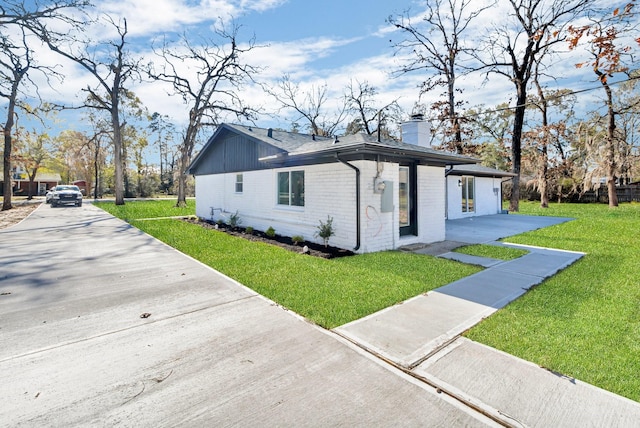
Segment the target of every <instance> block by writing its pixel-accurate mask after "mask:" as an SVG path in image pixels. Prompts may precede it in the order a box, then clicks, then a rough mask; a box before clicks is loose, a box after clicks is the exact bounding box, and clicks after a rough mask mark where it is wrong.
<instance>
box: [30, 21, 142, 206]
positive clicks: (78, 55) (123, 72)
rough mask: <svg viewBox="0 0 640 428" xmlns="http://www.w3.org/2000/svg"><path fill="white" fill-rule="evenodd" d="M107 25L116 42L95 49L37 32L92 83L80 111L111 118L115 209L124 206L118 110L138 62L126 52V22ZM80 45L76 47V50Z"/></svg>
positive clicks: (78, 41)
mask: <svg viewBox="0 0 640 428" xmlns="http://www.w3.org/2000/svg"><path fill="white" fill-rule="evenodd" d="M105 19H106V21H107V23H108V24H109V25H111V26H113V27H114V28H115V29H116V31H117V34H118V37H117V38H116V40H113V41H109V42H106V43H104V44H103V45H102V46H100V47H106V48H107V49H106V51H108V52H107V53H105V50H104V49H98V48H96V47H95V46H93V44H92V42H90V41H80V40H70V39H69V38H60V37H57V35H56V34H53V33H51V32H50V31H48V29H47V28H45V27H44V26H41V27H40V28H39V29H38V32H39V34H40V37H42V39H43V40H44V42H45V43H46V44H47V45H48V46H49V48H50V49H51V50H52V51H54V52H56V53H58V54H60V55H62V56H63V57H65V58H67V59H69V60H71V61H74V62H75V63H77V64H79V65H80V66H81V67H82V68H84V69H85V70H86V71H88V72H89V73H90V74H91V75H92V76H93V77H94V78H95V79H96V82H97V84H96V86H94V87H92V86H90V85H88V86H87V87H86V88H85V89H84V91H85V92H87V94H88V96H87V102H85V104H84V105H82V106H81V108H93V109H98V110H102V111H105V112H107V113H108V114H109V115H110V117H111V127H112V132H113V141H112V143H113V153H114V168H115V197H116V201H115V203H116V205H124V179H123V176H124V173H123V164H124V158H123V137H122V132H123V128H124V126H125V123H124V121H123V120H122V119H121V117H120V116H121V108H122V103H123V100H125V99H126V97H124V96H123V94H125V95H126V93H127V91H126V89H125V88H126V84H127V83H128V82H129V81H130V80H133V79H135V78H137V77H138V72H139V61H138V60H137V59H134V58H133V57H132V55H131V54H130V53H129V52H128V51H127V48H126V47H127V41H126V40H125V39H126V36H127V21H126V20H124V19H123V20H122V21H120V22H118V23H116V22H115V21H113V19H111V18H110V17H108V16H107V17H106V18H105ZM78 45H79V47H78Z"/></svg>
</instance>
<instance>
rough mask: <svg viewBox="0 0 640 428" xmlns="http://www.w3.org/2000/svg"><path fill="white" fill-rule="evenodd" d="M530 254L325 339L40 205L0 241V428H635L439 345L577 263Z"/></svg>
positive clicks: (151, 246)
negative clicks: (508, 300) (432, 302)
mask: <svg viewBox="0 0 640 428" xmlns="http://www.w3.org/2000/svg"><path fill="white" fill-rule="evenodd" d="M502 217H505V218H506V217H516V216H502ZM486 227H491V226H490V225H488V226H486ZM530 227H531V226H530ZM476 228H477V227H476ZM516 233H517V232H516ZM467 236H470V234H467ZM486 236H487V235H483V236H482V237H481V238H478V239H485V237H486ZM456 239H457V238H456ZM487 239H491V237H489V238H487ZM482 242H485V241H482ZM487 242H488V241H487ZM548 251H549V250H544V249H536V250H535V251H532V253H531V254H530V255H529V256H532V257H533V258H532V259H531V263H529V262H528V261H527V262H526V263H522V265H523V266H521V267H518V264H517V263H512V264H511V265H510V264H509V263H511V262H507V263H500V262H495V261H490V260H489V261H486V260H485V261H483V262H488V263H491V266H490V267H489V268H488V269H487V270H485V271H484V272H490V271H492V270H493V272H494V274H495V275H499V276H496V277H494V279H493V280H491V277H488V278H486V281H485V282H483V283H482V284H481V288H482V291H480V292H478V290H479V287H478V286H477V284H476V285H474V284H473V283H464V280H461V281H463V282H461V283H458V284H456V283H453V284H449V285H448V286H445V287H444V288H443V289H440V290H436V291H435V292H432V293H429V294H428V295H427V296H419V297H417V298H414V299H412V300H410V301H408V302H405V303H404V304H402V305H396V306H394V307H392V308H389V309H387V310H385V311H382V312H381V313H378V314H373V315H371V316H370V317H367V318H365V319H364V320H359V321H356V322H354V323H351V324H348V325H346V326H342V327H340V328H339V329H336V331H335V332H331V331H326V330H323V329H321V328H319V327H317V326H314V325H312V324H311V323H309V322H307V321H305V320H303V319H302V318H301V317H299V316H297V315H295V314H293V313H291V312H290V311H287V310H285V309H283V308H281V307H280V306H278V305H276V304H275V303H273V302H271V301H269V300H267V299H265V298H263V297H262V296H260V295H258V294H256V293H255V292H253V291H252V290H249V289H248V288H246V287H244V286H243V285H241V284H239V283H237V282H235V281H233V280H231V279H229V278H227V277H225V276H224V275H222V274H220V273H218V272H216V271H214V270H212V269H210V268H208V267H206V266H204V265H202V264H201V263H199V262H197V261H195V260H193V259H191V258H189V257H187V256H185V255H183V254H182V253H179V252H177V251H175V250H174V249H172V248H170V247H168V246H166V245H164V244H162V243H160V242H158V241H157V240H155V239H153V238H151V237H149V236H148V235H145V234H144V233H142V232H140V231H138V230H137V229H135V228H132V227H131V226H129V225H128V224H126V223H124V222H122V221H120V220H117V219H115V218H113V217H111V216H110V215H108V214H106V213H104V212H103V211H101V210H99V209H97V208H95V207H93V206H91V205H90V204H85V205H84V206H83V207H80V208H76V207H67V208H55V209H54V208H50V207H49V206H45V205H43V206H41V207H40V208H38V209H37V210H36V211H35V212H34V213H33V214H32V215H31V216H30V217H29V218H28V219H26V220H25V221H24V222H22V223H21V224H19V225H17V226H14V227H11V228H9V229H5V230H2V231H0V260H2V261H1V262H0V263H1V265H2V269H1V271H0V272H1V273H0V343H2V346H1V347H0V403H1V404H0V426H62V425H64V426H114V425H116V426H337V425H341V426H342V425H344V426H447V427H450V426H497V425H504V426H637V421H638V420H640V405H639V404H638V403H636V402H632V401H630V400H627V399H624V398H622V397H619V396H616V395H614V394H611V393H608V392H606V391H603V390H600V389H598V388H595V387H593V386H591V385H587V384H584V383H582V382H580V381H579V380H575V379H567V378H566V377H563V376H562V375H560V374H554V373H551V372H549V371H547V370H544V369H541V368H539V367H537V366H535V365H532V364H531V363H528V362H525V361H522V360H519V359H516V358H514V357H512V356H510V355H507V354H504V353H501V352H499V351H496V350H494V349H491V348H488V347H486V346H483V345H480V344H477V343H474V342H471V341H468V340H466V339H462V338H460V337H459V336H458V334H457V333H456V331H457V330H456V329H457V328H458V326H459V325H460V324H465V323H466V324H469V322H470V318H469V317H471V318H473V317H476V318H477V311H480V312H482V313H484V314H488V313H490V312H491V311H493V310H496V309H497V307H499V306H500V305H502V304H503V303H502V300H505V295H507V296H508V298H515V296H516V295H519V294H522V293H524V292H525V290H524V288H526V287H528V286H530V285H528V284H529V283H530V281H534V280H536V281H541V280H542V278H543V275H551V274H553V273H554V272H555V271H556V270H557V269H562V268H564V267H566V266H568V265H569V264H571V263H573V262H575V260H576V259H578V258H579V256H580V254H577V253H565V252H562V254H557V253H555V252H551V253H548ZM444 256H445V257H451V258H454V257H456V256H455V255H454V254H453V253H445V254H444ZM545 256H549V257H550V258H553V259H558V260H560V259H562V263H555V262H554V264H553V266H552V265H549V264H548V261H549V258H545ZM525 257H528V256H525ZM523 259H524V258H523ZM514 265H515V266H514ZM518 269H525V270H526V271H525V272H521V271H518ZM540 271H542V274H541V273H539V272H540ZM481 273H482V272H481ZM513 278H518V280H517V281H515V282H513V283H512V279H513ZM471 281H478V279H477V278H476V279H472V280H471ZM483 281H484V280H483ZM485 288H486V289H485ZM436 296H437V298H438V299H440V303H439V304H438V305H439V306H441V307H442V309H443V310H442V311H441V312H442V313H441V314H440V315H438V314H437V313H434V312H431V309H432V308H430V307H429V306H428V304H427V305H426V306H425V301H427V300H429V299H432V298H436ZM501 296H502V297H501ZM421 297H424V299H423V300H421ZM496 299H498V300H496ZM500 299H502V300H500ZM496 301H497V302H499V303H496ZM427 303H428V302H427ZM469 308H471V309H469ZM474 311H475V312H474ZM469 314H471V315H469ZM390 315H391V316H390ZM449 315H451V316H452V317H451V318H452V320H453V321H452V322H450V323H449V324H447V321H446V316H449ZM465 317H466V318H465ZM461 318H462V321H460V319H461ZM374 320H376V321H375V324H373V327H372V328H364V327H365V326H366V325H367V323H371V322H373V321H374ZM476 322H477V321H476ZM425 323H427V324H425ZM436 326H437V327H438V328H439V329H440V330H437V329H436ZM447 326H448V327H447ZM415 327H418V328H415ZM358 329H359V330H358ZM442 329H446V331H445V333H442V332H441V330H442ZM362 332H365V333H366V334H364V333H362ZM425 332H426V334H425ZM443 334H444V335H443ZM447 334H448V335H447ZM390 343H393V344H395V345H394V346H388V344H390Z"/></svg>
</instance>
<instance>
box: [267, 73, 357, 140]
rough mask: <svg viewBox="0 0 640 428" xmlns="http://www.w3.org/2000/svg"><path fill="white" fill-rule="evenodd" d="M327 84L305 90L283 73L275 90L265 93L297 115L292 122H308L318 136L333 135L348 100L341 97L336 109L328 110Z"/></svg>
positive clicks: (344, 115)
mask: <svg viewBox="0 0 640 428" xmlns="http://www.w3.org/2000/svg"><path fill="white" fill-rule="evenodd" d="M327 89H328V88H327V84H326V83H325V84H324V85H322V86H315V85H313V86H311V88H310V89H309V90H307V91H305V90H303V89H301V88H300V85H299V84H297V83H294V82H292V81H291V77H290V76H289V75H285V76H283V77H282V79H280V81H279V82H278V88H277V89H276V90H271V89H268V90H267V93H268V94H270V95H271V96H272V97H274V98H275V99H276V101H277V102H278V103H279V104H280V106H281V107H280V109H288V110H292V111H293V112H294V113H295V114H296V115H297V116H296V118H295V119H294V120H293V123H294V124H295V123H297V122H298V121H299V120H305V121H307V122H308V127H309V130H310V131H311V132H312V133H313V134H315V135H319V136H327V137H328V136H331V135H335V133H336V130H337V129H338V127H339V126H340V125H341V124H342V122H344V119H345V117H346V113H347V106H348V102H347V99H346V97H344V96H343V97H342V99H341V100H340V103H339V105H338V107H337V110H335V111H333V112H332V111H330V107H327V103H328V102H329V101H330V100H329V94H328V93H327Z"/></svg>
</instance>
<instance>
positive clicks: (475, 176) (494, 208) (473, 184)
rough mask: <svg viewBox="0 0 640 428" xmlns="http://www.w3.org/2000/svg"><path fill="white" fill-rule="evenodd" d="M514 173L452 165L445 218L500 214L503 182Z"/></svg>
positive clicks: (447, 173) (480, 167) (448, 176)
mask: <svg viewBox="0 0 640 428" xmlns="http://www.w3.org/2000/svg"><path fill="white" fill-rule="evenodd" d="M514 175H515V174H513V173H511V172H504V171H500V170H498V169H493V168H488V167H486V166H482V165H478V164H475V165H454V166H452V167H451V168H449V169H448V170H447V172H446V176H447V188H446V193H447V219H449V220H454V219H457V218H464V217H474V216H480V215H491V214H500V213H502V182H503V180H504V179H505V178H511V177H513V176H514Z"/></svg>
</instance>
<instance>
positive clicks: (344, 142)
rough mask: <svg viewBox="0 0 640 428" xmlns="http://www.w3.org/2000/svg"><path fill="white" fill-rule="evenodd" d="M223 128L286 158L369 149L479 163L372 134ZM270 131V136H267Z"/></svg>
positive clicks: (231, 125)
mask: <svg viewBox="0 0 640 428" xmlns="http://www.w3.org/2000/svg"><path fill="white" fill-rule="evenodd" d="M224 126H226V127H229V128H232V129H234V130H236V131H237V132H240V133H242V134H245V135H248V136H251V137H252V138H255V139H257V140H259V141H262V142H264V143H266V144H270V145H272V146H275V147H277V148H279V149H281V150H283V151H284V152H286V153H287V154H288V156H291V157H295V156H302V155H306V156H312V155H314V154H318V155H320V154H322V153H325V152H335V151H342V150H347V149H351V148H358V147H366V148H368V149H369V150H372V151H376V150H381V151H389V150H392V151H395V152H399V153H403V154H406V155H407V156H412V155H413V156H416V157H424V158H429V157H433V158H434V159H438V160H440V161H449V162H451V163H464V164H468V163H476V162H477V161H478V160H477V159H474V158H470V157H468V156H462V155H458V154H456V153H448V152H443V151H441V150H435V149H432V148H428V147H422V146H417V145H415V144H407V143H403V142H400V141H395V140H391V139H386V140H383V141H377V138H376V137H375V136H373V135H367V134H354V135H345V136H342V137H338V138H337V139H334V138H327V137H320V136H313V135H309V134H301V133H296V132H286V131H279V130H275V129H274V130H271V131H269V130H267V129H264V128H257V127H253V126H246V125H237V124H225V125H224ZM269 132H271V137H269Z"/></svg>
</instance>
